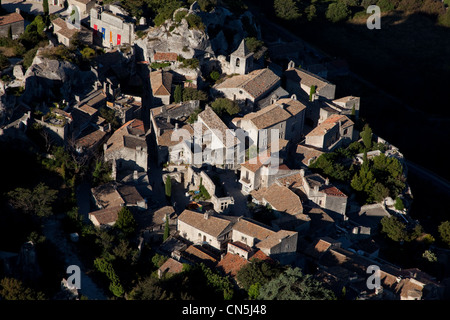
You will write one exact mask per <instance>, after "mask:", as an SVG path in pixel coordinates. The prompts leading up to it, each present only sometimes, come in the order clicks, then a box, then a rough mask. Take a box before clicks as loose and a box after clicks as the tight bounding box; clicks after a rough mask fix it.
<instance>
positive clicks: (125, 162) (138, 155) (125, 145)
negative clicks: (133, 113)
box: [103, 119, 148, 175]
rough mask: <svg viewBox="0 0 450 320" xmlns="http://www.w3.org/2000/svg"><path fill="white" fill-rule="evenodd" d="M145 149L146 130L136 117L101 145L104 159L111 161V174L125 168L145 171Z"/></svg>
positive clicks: (146, 167)
mask: <svg viewBox="0 0 450 320" xmlns="http://www.w3.org/2000/svg"><path fill="white" fill-rule="evenodd" d="M147 150H148V148H147V132H146V131H145V128H144V123H143V121H142V120H138V119H134V120H131V121H128V122H127V123H125V124H124V125H123V126H122V127H120V128H119V129H117V130H116V131H115V132H114V133H113V135H112V136H111V137H110V138H109V139H108V141H107V142H106V143H105V144H104V145H103V151H104V160H105V161H106V162H112V163H113V175H114V174H115V173H117V172H119V171H127V170H128V171H135V170H136V171H139V172H142V171H143V172H146V171H147V169H148V151H147Z"/></svg>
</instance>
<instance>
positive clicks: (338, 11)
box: [325, 2, 351, 23]
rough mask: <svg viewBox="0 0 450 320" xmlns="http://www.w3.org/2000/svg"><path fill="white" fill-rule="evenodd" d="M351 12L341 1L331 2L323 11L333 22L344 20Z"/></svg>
mask: <svg viewBox="0 0 450 320" xmlns="http://www.w3.org/2000/svg"><path fill="white" fill-rule="evenodd" d="M350 14H351V11H350V9H349V8H348V6H347V5H346V4H345V3H343V2H332V3H330V5H329V6H328V8H327V11H326V12H325V16H326V18H327V19H328V20H330V21H331V22H333V23H336V22H340V21H343V20H346V19H347V18H348V17H349V16H350Z"/></svg>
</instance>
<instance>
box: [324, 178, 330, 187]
mask: <svg viewBox="0 0 450 320" xmlns="http://www.w3.org/2000/svg"><path fill="white" fill-rule="evenodd" d="M329 184H330V179H328V178H326V179H325V185H326V186H328V185H329Z"/></svg>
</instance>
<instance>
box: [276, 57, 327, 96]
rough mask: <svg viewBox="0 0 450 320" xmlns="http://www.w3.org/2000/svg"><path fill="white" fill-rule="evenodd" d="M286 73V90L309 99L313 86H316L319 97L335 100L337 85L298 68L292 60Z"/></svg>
mask: <svg viewBox="0 0 450 320" xmlns="http://www.w3.org/2000/svg"><path fill="white" fill-rule="evenodd" d="M284 74H285V76H286V90H287V91H288V92H290V93H291V94H296V95H297V96H299V97H304V98H307V99H309V97H310V93H311V88H312V87H314V88H315V96H317V97H322V98H325V99H328V100H333V99H334V97H335V92H336V85H334V84H332V83H331V82H329V81H328V80H326V79H323V78H321V77H319V76H317V75H315V74H313V73H311V72H309V71H306V70H304V69H301V68H296V67H295V64H294V63H293V62H292V61H291V62H290V63H289V65H288V69H287V70H286V71H285V73H284ZM313 90H314V89H313ZM313 100H314V99H313Z"/></svg>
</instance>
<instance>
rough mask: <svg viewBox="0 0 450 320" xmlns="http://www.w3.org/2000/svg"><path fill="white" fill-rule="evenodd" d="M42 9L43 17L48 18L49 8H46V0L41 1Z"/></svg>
mask: <svg viewBox="0 0 450 320" xmlns="http://www.w3.org/2000/svg"><path fill="white" fill-rule="evenodd" d="M42 8H43V10H44V15H45V16H48V15H49V13H50V10H49V8H48V0H44V1H42Z"/></svg>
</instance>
